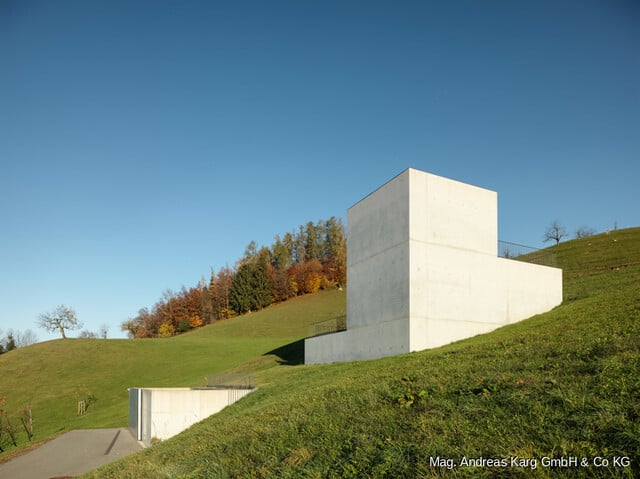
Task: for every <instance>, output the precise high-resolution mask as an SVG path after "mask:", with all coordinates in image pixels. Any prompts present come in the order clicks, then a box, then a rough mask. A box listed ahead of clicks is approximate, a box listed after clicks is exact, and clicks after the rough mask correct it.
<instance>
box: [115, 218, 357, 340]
mask: <svg viewBox="0 0 640 479" xmlns="http://www.w3.org/2000/svg"><path fill="white" fill-rule="evenodd" d="M346 253H347V252H346V237H345V232H344V226H343V224H342V221H341V220H340V218H336V217H331V218H330V219H328V220H319V221H317V222H316V223H314V222H311V221H310V222H308V223H306V224H305V225H300V226H299V227H298V228H297V229H295V230H294V231H292V232H288V233H285V234H284V235H283V236H282V237H280V236H279V235H277V236H276V237H275V238H274V242H273V243H272V244H271V245H270V246H268V247H267V246H263V247H260V248H259V247H258V245H257V244H256V242H255V241H251V242H250V243H249V245H248V246H247V247H246V249H245V252H244V255H243V257H242V258H240V259H239V260H238V261H237V262H236V264H235V266H234V267H233V268H231V267H229V266H225V267H223V268H221V269H220V270H218V271H217V272H215V271H213V270H212V272H211V276H210V278H209V280H208V281H207V280H206V279H204V278H203V279H202V280H201V281H200V282H199V284H197V285H196V286H193V287H190V288H186V287H183V288H182V289H181V290H180V291H179V292H177V293H176V292H172V291H169V290H168V291H165V292H164V293H163V295H162V297H161V298H160V299H159V300H158V301H157V302H156V303H155V304H154V305H153V306H152V307H151V308H150V309H149V308H142V309H141V310H140V311H138V315H137V316H136V317H135V318H132V319H129V320H127V321H124V322H123V323H122V324H121V328H122V330H123V331H126V332H127V333H128V335H129V337H132V338H156V337H170V336H173V335H175V334H179V333H183V332H186V331H189V330H191V329H194V328H199V327H201V326H204V325H207V324H211V323H213V322H215V321H220V320H225V319H229V318H232V317H234V316H237V315H239V314H244V313H248V312H251V311H255V310H259V309H262V308H264V307H266V306H269V305H270V304H273V303H278V302H282V301H286V300H287V299H289V298H292V297H294V296H299V295H302V294H308V293H315V292H316V291H318V290H319V289H326V288H332V287H338V288H340V287H342V286H343V285H344V284H345V282H346V275H347V266H346V256H347V254H346Z"/></svg>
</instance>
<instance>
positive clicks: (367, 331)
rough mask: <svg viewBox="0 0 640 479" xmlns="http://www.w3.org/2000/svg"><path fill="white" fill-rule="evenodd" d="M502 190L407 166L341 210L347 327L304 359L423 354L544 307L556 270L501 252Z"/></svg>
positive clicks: (554, 296) (553, 298) (550, 303)
mask: <svg viewBox="0 0 640 479" xmlns="http://www.w3.org/2000/svg"><path fill="white" fill-rule="evenodd" d="M497 205H498V196H497V193H496V192H494V191H490V190H486V189H483V188H478V187H476V186H473V185H468V184H465V183H461V182H458V181H455V180H450V179H447V178H442V177H440V176H436V175H432V174H429V173H425V172H422V171H418V170H414V169H408V170H406V171H404V172H403V173H401V174H400V175H398V176H397V177H395V178H394V179H392V180H391V181H389V182H388V183H386V184H385V185H383V186H382V187H380V188H379V189H378V190H376V191H375V192H373V193H371V194H370V195H368V196H367V197H366V198H364V199H363V200H361V201H360V202H358V203H357V204H355V205H354V206H353V207H351V208H350V209H349V210H348V212H347V228H348V235H347V277H348V281H349V285H348V288H347V331H343V332H340V333H336V334H330V335H325V336H319V337H315V338H309V339H307V340H306V341H305V362H306V363H308V364H313V363H323V362H332V361H348V360H355V359H369V358H377V357H382V356H389V355H393V354H400V353H408V352H410V351H420V350H423V349H426V348H432V347H436V346H441V345H443V344H447V343H449V342H452V341H455V340H458V339H462V338H466V337H470V336H474V335H476V334H480V333H484V332H488V331H491V330H493V329H495V328H497V327H499V326H502V325H505V324H509V323H513V322H516V321H520V320H522V319H525V318H527V317H530V316H532V315H534V314H538V313H542V312H545V311H548V310H549V309H551V308H553V307H554V306H556V305H558V304H560V302H561V301H562V270H560V269H557V268H549V267H546V266H539V265H534V264H529V263H523V262H519V261H513V260H507V259H503V258H498V257H497V249H498V206H497Z"/></svg>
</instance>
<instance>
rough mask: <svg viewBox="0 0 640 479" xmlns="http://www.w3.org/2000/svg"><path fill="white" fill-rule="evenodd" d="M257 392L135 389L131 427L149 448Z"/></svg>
mask: <svg viewBox="0 0 640 479" xmlns="http://www.w3.org/2000/svg"><path fill="white" fill-rule="evenodd" d="M254 390H255V389H228V388H131V389H129V405H130V407H129V428H130V430H131V432H132V434H133V435H134V437H136V438H137V439H138V440H139V441H142V442H143V443H144V444H145V445H146V446H148V445H150V444H151V439H152V438H157V439H169V438H170V437H173V436H175V435H176V434H178V433H180V432H182V431H184V430H185V429H187V428H188V427H190V426H192V425H193V424H195V423H197V422H199V421H201V420H203V419H205V418H207V417H209V416H211V415H212V414H215V413H217V412H219V411H221V410H222V409H224V408H225V407H227V406H228V405H230V404H233V403H234V402H236V401H238V400H239V399H241V398H243V397H244V396H246V395H247V394H249V393H251V392H253V391H254Z"/></svg>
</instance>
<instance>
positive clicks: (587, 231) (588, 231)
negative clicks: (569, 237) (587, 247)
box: [576, 226, 596, 238]
mask: <svg viewBox="0 0 640 479" xmlns="http://www.w3.org/2000/svg"><path fill="white" fill-rule="evenodd" d="M594 234H596V230H594V229H593V228H590V227H588V226H581V227H580V228H578V229H577V230H576V238H587V237H589V236H593V235H594Z"/></svg>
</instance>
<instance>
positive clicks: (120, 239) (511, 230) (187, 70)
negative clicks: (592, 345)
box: [0, 0, 640, 340]
mask: <svg viewBox="0 0 640 479" xmlns="http://www.w3.org/2000/svg"><path fill="white" fill-rule="evenodd" d="M639 85H640V3H638V2H637V1H634V0H628V1H625V0H610V1H601V0H574V1H572V0H560V1H558V0H548V1H547V0H531V1H511V0H508V1H484V2H478V1H476V0H469V1H442V2H432V1H417V2H409V1H405V2H395V1H388V2H372V1H366V2H365V1H362V2H358V1H347V2H345V1H336V2H329V1H317V2H310V1H288V2H283V1H269V2H264V1H255V2H249V1H233V2H231V1H229V2H222V1H160V0H153V1H106V0H105V1H99V0H92V1H84V0H77V1H71V0H57V1H45V0H42V1H29V0H2V1H1V2H0V227H1V235H0V329H2V330H3V331H4V332H6V331H7V329H9V328H13V329H17V330H25V329H27V328H30V329H32V330H34V331H35V332H36V333H37V335H38V337H39V338H40V340H45V339H49V338H54V337H56V336H54V335H47V334H46V333H45V332H44V331H43V330H38V329H37V327H36V319H37V316H38V314H39V313H42V312H44V311H48V310H51V309H53V308H54V307H55V306H56V305H58V304H61V303H63V304H66V305H68V306H71V307H73V308H75V309H76V311H77V313H78V316H79V319H81V320H82V321H84V323H85V328H86V329H89V330H93V331H97V330H98V328H99V326H100V325H101V324H102V323H108V324H109V326H110V330H109V335H110V336H111V337H117V336H120V337H123V336H124V333H122V332H121V331H120V327H119V326H120V323H121V322H122V321H123V320H126V319H128V318H131V317H134V316H135V315H136V314H137V311H138V310H139V309H140V308H142V307H145V306H152V305H153V303H155V301H156V300H157V299H158V298H159V297H160V296H161V294H162V292H163V291H164V290H165V289H168V288H170V289H173V290H179V289H180V287H181V286H182V285H185V286H187V287H190V286H193V285H195V284H196V283H197V282H198V281H199V280H200V278H201V277H202V276H206V277H208V275H209V272H210V268H211V267H214V268H215V269H216V270H217V269H218V268H220V267H221V266H224V265H225V264H226V263H229V264H230V265H233V264H234V262H235V261H236V260H237V259H238V258H239V257H240V256H241V255H242V253H243V251H244V248H245V246H246V245H247V243H249V242H250V241H251V240H256V241H257V242H258V243H259V244H261V245H269V244H271V242H272V240H273V237H274V236H275V235H276V234H282V233H284V232H286V231H290V230H292V229H293V228H294V227H296V226H298V225H299V224H301V223H305V222H307V221H309V220H313V221H316V220H318V219H320V218H323V219H326V218H329V217H331V216H340V217H342V218H345V217H346V210H347V208H349V207H350V206H351V205H352V204H354V203H355V202H357V201H358V200H360V199H361V198H362V197H363V196H365V195H366V194H368V193H370V192H371V191H372V190H374V189H375V188H377V187H378V186H380V185H381V184H383V183H384V182H386V181H387V180H389V179H390V178H392V177H393V176H395V175H396V174H398V173H399V172H401V171H402V170H404V169H405V168H407V167H414V168H418V169H422V170H425V171H429V172H432V173H435V174H439V175H442V176H446V177H450V178H454V179H457V180H460V181H464V182H467V183H471V184H474V185H478V186H481V187H485V188H489V189H492V190H495V191H497V192H498V198H499V236H500V239H503V240H506V241H511V242H515V243H521V244H525V245H532V246H543V243H542V235H543V233H544V230H545V229H546V227H547V226H548V224H549V223H550V222H551V221H553V220H555V219H558V220H559V221H560V222H561V223H562V224H564V225H565V226H566V227H567V229H568V230H569V231H570V232H573V231H575V229H577V228H578V227H580V226H582V225H586V226H589V227H592V228H594V229H596V230H597V231H604V230H606V229H608V228H613V227H614V224H615V223H616V222H617V225H618V227H619V228H624V227H631V226H638V225H640V214H639V212H640V208H639V206H640V205H639V203H640V202H639V201H638V200H639V199H640V193H639V190H640V188H639V184H640V161H639V160H640V86H639Z"/></svg>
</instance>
